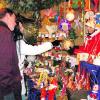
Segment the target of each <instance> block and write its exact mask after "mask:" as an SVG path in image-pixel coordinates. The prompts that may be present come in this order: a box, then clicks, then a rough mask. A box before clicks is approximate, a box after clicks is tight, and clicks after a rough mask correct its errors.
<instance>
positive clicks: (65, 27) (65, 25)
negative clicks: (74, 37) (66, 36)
mask: <svg viewBox="0 0 100 100" xmlns="http://www.w3.org/2000/svg"><path fill="white" fill-rule="evenodd" d="M58 28H59V29H60V30H61V31H63V32H65V33H67V32H68V30H70V29H71V24H70V23H69V21H68V20H66V19H62V20H61V22H60V24H59V26H58Z"/></svg>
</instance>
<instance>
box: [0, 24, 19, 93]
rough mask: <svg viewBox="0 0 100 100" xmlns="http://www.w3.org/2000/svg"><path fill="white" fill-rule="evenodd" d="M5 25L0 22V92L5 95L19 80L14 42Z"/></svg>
mask: <svg viewBox="0 0 100 100" xmlns="http://www.w3.org/2000/svg"><path fill="white" fill-rule="evenodd" d="M12 34H13V33H12V32H11V31H10V30H9V28H8V27H7V26H6V24H4V23H2V22H0V90H2V91H4V93H3V94H7V93H9V92H10V91H12V87H14V84H16V83H17V82H18V81H20V80H21V76H20V71H19V67H18V57H17V51H16V42H15V41H14V40H13V35H12Z"/></svg>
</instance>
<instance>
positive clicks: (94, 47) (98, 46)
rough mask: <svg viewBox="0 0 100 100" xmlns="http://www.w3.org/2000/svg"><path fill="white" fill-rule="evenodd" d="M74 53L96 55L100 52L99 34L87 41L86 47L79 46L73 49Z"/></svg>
mask: <svg viewBox="0 0 100 100" xmlns="http://www.w3.org/2000/svg"><path fill="white" fill-rule="evenodd" d="M74 52H75V53H89V54H93V55H97V54H98V53H99V52H100V32H99V33H98V34H97V35H95V36H94V37H92V38H90V39H89V40H88V41H87V44H86V45H83V46H80V48H79V49H75V51H74Z"/></svg>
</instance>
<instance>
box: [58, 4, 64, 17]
mask: <svg viewBox="0 0 100 100" xmlns="http://www.w3.org/2000/svg"><path fill="white" fill-rule="evenodd" d="M63 13H64V7H63V6H60V8H59V15H60V16H61V17H62V16H63Z"/></svg>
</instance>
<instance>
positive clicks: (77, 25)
mask: <svg viewBox="0 0 100 100" xmlns="http://www.w3.org/2000/svg"><path fill="white" fill-rule="evenodd" d="M74 22H75V28H76V27H77V28H78V29H79V28H82V23H81V22H80V18H79V16H78V18H77V19H75V20H74Z"/></svg>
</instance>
